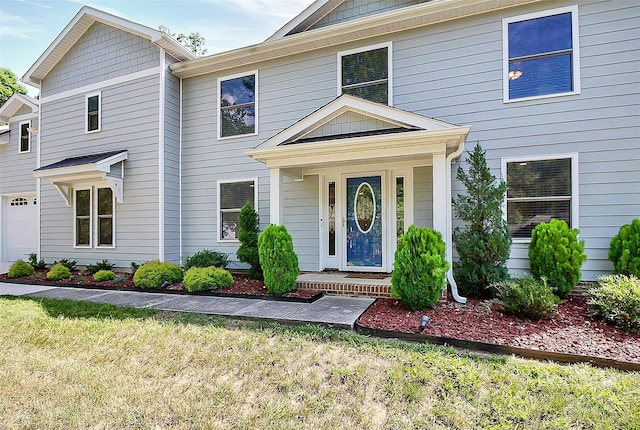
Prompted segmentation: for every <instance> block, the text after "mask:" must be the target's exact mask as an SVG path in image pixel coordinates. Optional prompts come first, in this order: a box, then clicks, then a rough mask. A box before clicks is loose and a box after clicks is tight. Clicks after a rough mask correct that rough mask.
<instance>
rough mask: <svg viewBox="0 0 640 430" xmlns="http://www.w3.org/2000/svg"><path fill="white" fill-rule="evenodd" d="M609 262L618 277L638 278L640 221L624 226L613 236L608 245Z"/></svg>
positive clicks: (639, 271) (639, 274)
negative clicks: (629, 276) (633, 276)
mask: <svg viewBox="0 0 640 430" xmlns="http://www.w3.org/2000/svg"><path fill="white" fill-rule="evenodd" d="M609 260H611V262H613V271H614V273H616V274H620V275H635V276H636V277H640V219H637V218H636V219H634V220H633V221H631V224H625V225H623V226H622V227H621V228H620V231H619V232H618V234H616V235H615V236H613V238H612V239H611V243H610V245H609Z"/></svg>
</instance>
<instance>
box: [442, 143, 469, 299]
mask: <svg viewBox="0 0 640 430" xmlns="http://www.w3.org/2000/svg"><path fill="white" fill-rule="evenodd" d="M463 151H464V141H463V142H461V143H460V145H458V149H456V150H455V151H454V152H452V153H451V154H449V155H447V158H446V161H445V169H446V176H447V181H445V183H446V185H445V187H446V194H447V195H446V199H447V202H448V204H447V205H445V207H446V208H447V232H446V238H445V245H446V253H447V261H448V262H449V271H448V272H447V280H448V281H449V285H450V286H451V295H452V296H453V299H454V300H455V301H456V302H458V303H467V298H466V297H462V296H461V295H460V294H459V293H458V284H456V280H455V279H454V278H453V216H452V210H451V166H452V165H453V160H454V159H456V158H458V157H460V155H461V154H462V152H463Z"/></svg>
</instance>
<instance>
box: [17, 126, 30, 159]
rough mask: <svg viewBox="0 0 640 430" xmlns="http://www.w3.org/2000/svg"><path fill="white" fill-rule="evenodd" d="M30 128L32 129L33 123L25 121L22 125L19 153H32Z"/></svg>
mask: <svg viewBox="0 0 640 430" xmlns="http://www.w3.org/2000/svg"><path fill="white" fill-rule="evenodd" d="M29 128H31V121H25V122H21V123H20V150H19V152H21V153H22V152H29V151H31V133H29Z"/></svg>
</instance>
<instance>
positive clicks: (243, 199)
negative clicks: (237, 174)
mask: <svg viewBox="0 0 640 430" xmlns="http://www.w3.org/2000/svg"><path fill="white" fill-rule="evenodd" d="M256 184H257V181H256V180H255V179H250V180H245V181H236V182H218V230H219V232H218V240H220V241H236V240H238V228H239V227H238V215H239V214H240V210H241V209H242V207H243V206H244V205H245V204H247V203H248V204H249V205H251V206H252V207H253V208H254V209H256V210H257V208H256V201H257V197H256V196H257V186H256Z"/></svg>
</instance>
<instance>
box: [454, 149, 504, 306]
mask: <svg viewBox="0 0 640 430" xmlns="http://www.w3.org/2000/svg"><path fill="white" fill-rule="evenodd" d="M467 165H468V166H469V172H468V173H465V171H464V170H463V169H462V167H458V172H457V178H458V180H459V181H460V182H461V183H462V184H463V185H464V186H465V188H466V193H465V194H460V195H458V196H456V198H455V199H454V200H453V202H452V205H453V209H454V211H455V213H456V217H457V218H458V219H460V220H462V221H463V222H464V224H465V227H464V228H460V227H456V228H455V229H454V231H453V244H454V246H455V248H456V251H457V252H458V260H457V261H456V262H454V263H453V274H454V277H455V279H456V283H457V285H458V288H459V289H460V293H461V294H462V295H468V296H472V297H477V298H490V297H493V295H494V293H495V292H494V291H493V289H492V288H491V285H492V284H494V283H498V282H502V281H506V280H507V279H508V277H509V273H508V271H507V260H508V259H509V253H510V250H511V234H510V233H509V227H508V225H507V222H506V221H505V220H504V217H503V210H502V204H503V202H504V198H505V193H506V190H507V185H506V183H505V182H504V181H498V180H497V179H496V178H495V176H493V175H492V174H491V171H490V170H489V167H488V166H487V160H486V157H485V152H484V151H483V149H482V147H481V146H480V145H476V146H475V148H474V149H473V151H472V152H470V153H469V156H468V158H467Z"/></svg>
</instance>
